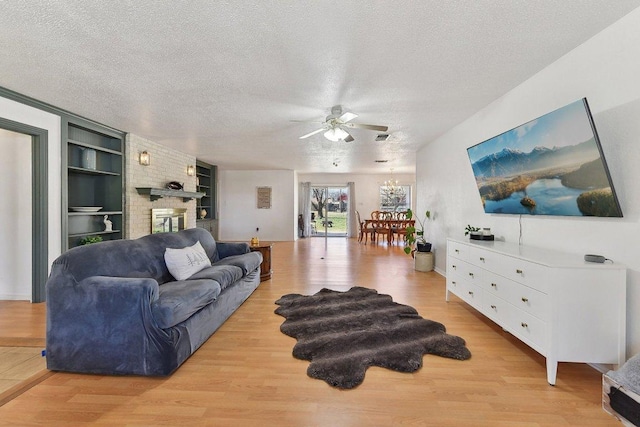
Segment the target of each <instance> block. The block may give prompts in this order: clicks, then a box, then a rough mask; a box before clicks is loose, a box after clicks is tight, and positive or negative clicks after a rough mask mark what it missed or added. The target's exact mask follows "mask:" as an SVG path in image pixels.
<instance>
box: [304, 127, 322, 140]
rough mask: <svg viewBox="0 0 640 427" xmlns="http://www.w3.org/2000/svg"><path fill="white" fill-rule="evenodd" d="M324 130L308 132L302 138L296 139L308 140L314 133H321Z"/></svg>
mask: <svg viewBox="0 0 640 427" xmlns="http://www.w3.org/2000/svg"><path fill="white" fill-rule="evenodd" d="M324 130H325V128H320V129H317V130H314V131H313V132H309V133H308V134H306V135H302V136H301V137H300V138H298V139H305V138H309V137H310V136H312V135H315V134H316V133H320V132H323V131H324Z"/></svg>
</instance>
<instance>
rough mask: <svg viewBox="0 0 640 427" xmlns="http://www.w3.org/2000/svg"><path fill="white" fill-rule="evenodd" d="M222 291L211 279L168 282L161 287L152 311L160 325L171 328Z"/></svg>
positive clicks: (163, 327) (211, 300)
mask: <svg viewBox="0 0 640 427" xmlns="http://www.w3.org/2000/svg"><path fill="white" fill-rule="evenodd" d="M220 292H221V289H220V284H219V283H218V282H216V281H215V280H211V279H201V280H182V281H177V282H167V283H165V284H163V285H161V286H160V287H159V290H158V299H157V300H155V301H154V302H153V303H152V304H151V312H152V313H153V317H154V319H155V320H156V322H157V323H158V326H160V327H161V328H162V329H166V328H170V327H172V326H175V325H177V324H178V323H180V322H183V321H185V320H187V319H188V318H189V317H191V315H192V314H193V313H195V312H196V311H198V310H200V309H201V308H202V307H204V306H206V305H207V304H209V303H211V302H213V301H214V300H215V299H216V298H217V297H218V295H220Z"/></svg>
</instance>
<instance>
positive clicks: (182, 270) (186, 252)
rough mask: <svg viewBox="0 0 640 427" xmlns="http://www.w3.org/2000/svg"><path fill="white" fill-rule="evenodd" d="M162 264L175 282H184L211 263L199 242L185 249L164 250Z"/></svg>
mask: <svg viewBox="0 0 640 427" xmlns="http://www.w3.org/2000/svg"><path fill="white" fill-rule="evenodd" d="M164 262H165V263H166V264H167V269H168V270H169V272H170V273H171V275H172V276H173V277H175V279H176V280H185V279H187V278H189V277H190V276H193V275H194V274H195V273H197V272H198V271H200V270H202V269H203V268H207V267H210V266H211V261H210V260H209V257H207V253H206V252H205V251H204V248H203V247H202V245H201V244H200V241H199V240H198V241H197V242H196V243H194V244H193V245H192V246H187V247H186V248H181V249H173V248H167V249H165V251H164Z"/></svg>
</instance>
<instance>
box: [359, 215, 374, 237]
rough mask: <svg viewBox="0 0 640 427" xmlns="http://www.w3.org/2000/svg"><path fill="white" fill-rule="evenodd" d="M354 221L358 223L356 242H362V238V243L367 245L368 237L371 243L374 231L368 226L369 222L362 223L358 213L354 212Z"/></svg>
mask: <svg viewBox="0 0 640 427" xmlns="http://www.w3.org/2000/svg"><path fill="white" fill-rule="evenodd" d="M356 219H357V221H358V242H362V238H364V242H365V243H367V241H368V240H369V236H371V241H372V242H373V240H374V237H375V236H374V234H375V230H374V228H373V227H372V226H371V225H370V222H367V221H363V220H362V218H361V217H360V212H358V211H356Z"/></svg>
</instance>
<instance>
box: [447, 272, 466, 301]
mask: <svg viewBox="0 0 640 427" xmlns="http://www.w3.org/2000/svg"><path fill="white" fill-rule="evenodd" d="M447 290H448V291H449V292H451V293H453V294H455V295H457V296H458V297H460V298H462V293H463V292H464V290H465V284H464V280H462V279H461V277H460V275H458V274H447Z"/></svg>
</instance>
